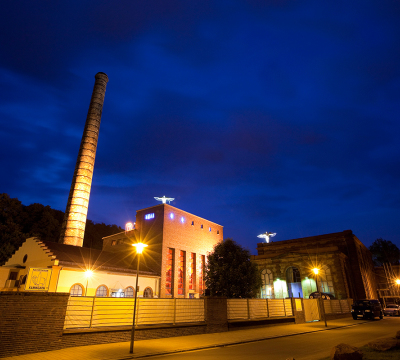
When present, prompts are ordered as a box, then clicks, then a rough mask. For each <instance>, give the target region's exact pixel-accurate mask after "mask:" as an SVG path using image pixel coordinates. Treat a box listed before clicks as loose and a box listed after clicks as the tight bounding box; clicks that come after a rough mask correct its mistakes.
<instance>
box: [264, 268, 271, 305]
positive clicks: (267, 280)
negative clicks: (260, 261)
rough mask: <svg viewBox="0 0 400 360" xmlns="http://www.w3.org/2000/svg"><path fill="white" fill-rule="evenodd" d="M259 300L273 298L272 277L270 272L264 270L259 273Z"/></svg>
mask: <svg viewBox="0 0 400 360" xmlns="http://www.w3.org/2000/svg"><path fill="white" fill-rule="evenodd" d="M261 280H262V285H261V298H262V299H272V298H273V286H272V285H273V277H272V271H271V270H269V269H264V270H263V271H261Z"/></svg>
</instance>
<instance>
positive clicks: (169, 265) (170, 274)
mask: <svg viewBox="0 0 400 360" xmlns="http://www.w3.org/2000/svg"><path fill="white" fill-rule="evenodd" d="M173 258H174V253H173V250H172V249H170V248H168V252H167V269H166V274H165V275H166V276H165V294H166V295H172V277H173V274H174V271H173V270H174V267H173V266H174V264H173Z"/></svg>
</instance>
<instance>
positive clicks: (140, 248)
mask: <svg viewBox="0 0 400 360" xmlns="http://www.w3.org/2000/svg"><path fill="white" fill-rule="evenodd" d="M132 246H134V247H135V249H136V254H137V255H138V259H137V269H136V287H135V303H134V305H133V322H132V331H131V344H130V348H129V353H131V354H133V344H134V342H135V321H136V303H137V293H138V281H139V263H140V255H141V254H142V252H143V249H144V248H145V247H147V246H148V245H146V244H143V243H136V244H132Z"/></svg>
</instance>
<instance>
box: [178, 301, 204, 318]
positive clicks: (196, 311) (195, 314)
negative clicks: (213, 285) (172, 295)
mask: <svg viewBox="0 0 400 360" xmlns="http://www.w3.org/2000/svg"><path fill="white" fill-rule="evenodd" d="M175 309H176V310H175V311H176V314H175V322H177V323H185V322H198V321H199V322H200V321H205V315H204V299H176V308H175Z"/></svg>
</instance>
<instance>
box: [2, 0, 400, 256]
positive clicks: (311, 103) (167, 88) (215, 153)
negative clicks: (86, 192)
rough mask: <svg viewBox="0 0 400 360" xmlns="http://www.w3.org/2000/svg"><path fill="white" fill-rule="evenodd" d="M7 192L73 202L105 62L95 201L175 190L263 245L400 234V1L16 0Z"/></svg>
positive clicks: (189, 205) (114, 211)
mask: <svg viewBox="0 0 400 360" xmlns="http://www.w3.org/2000/svg"><path fill="white" fill-rule="evenodd" d="M0 19H1V21H0V39H1V42H0V44H1V45H0V121H1V127H0V147H1V162H0V166H1V176H0V192H4V193H8V194H9V195H10V196H11V197H13V198H15V197H16V198H18V199H19V200H20V201H22V203H23V204H25V205H29V204H31V203H35V202H36V203H42V204H44V205H50V206H51V207H52V208H54V209H59V210H63V211H65V207H66V204H67V198H68V193H69V188H70V184H71V180H72V175H73V171H74V167H75V161H76V157H77V154H78V150H79V144H80V140H81V136H82V132H83V128H84V124H85V120H86V115H87V110H88V106H89V102H90V97H91V93H92V89H93V84H94V76H95V74H96V73H97V72H99V71H101V72H105V73H106V74H107V75H108V77H109V83H108V86H107V91H106V96H105V102H104V108H103V115H102V123H101V127H100V136H99V143H98V148H97V155H96V163H95V169H94V177H93V186H92V192H91V197H90V202H89V214H88V218H89V219H91V220H93V221H95V222H104V223H106V224H117V225H120V226H122V227H124V224H125V223H126V222H127V221H134V220H135V212H136V210H138V209H142V208H146V207H150V206H153V205H157V204H158V203H159V202H157V201H155V200H154V197H155V196H159V197H161V196H163V195H166V196H167V197H174V198H175V201H174V202H172V203H171V205H173V206H175V207H178V208H180V209H182V210H185V211H188V212H190V213H193V214H195V215H198V216H201V217H204V218H206V219H208V220H211V221H213V222H216V223H218V224H220V225H223V226H224V238H227V237H231V238H233V239H234V240H236V241H237V242H238V243H240V244H241V245H244V246H245V247H246V248H248V249H249V250H250V251H251V253H253V254H255V253H256V244H257V243H258V242H261V239H258V238H257V235H258V234H261V233H263V232H265V231H269V232H276V233H277V235H276V237H275V238H273V239H272V240H274V241H280V240H287V239H293V238H299V237H305V236H312V235H321V234H327V233H331V232H339V231H343V230H347V229H351V230H353V232H354V234H355V235H356V236H357V237H358V238H359V239H360V240H361V241H362V242H363V243H364V244H365V245H367V246H369V245H370V244H371V243H372V242H373V241H374V240H375V239H377V238H380V237H382V238H384V239H387V240H391V241H392V242H394V243H396V244H397V245H398V246H399V247H400V236H399V234H400V220H399V219H400V188H399V183H400V141H399V134H400V122H399V113H400V2H399V1H398V0H373V1H368V0H363V1H352V0H350V1H349V0H347V1H341V0H336V1H320V0H319V1H316V0H315V1H307V0H301V1H300V0H297V1H294V0H287V1H284V0H249V1H235V0H229V1H220V0H214V1H205V0H202V1H187V0H182V1H178V0H168V1H166V0H164V1H154V0H146V1H128V0H127V1H99V0H98V1H68V2H65V1H39V2H37V1H7V2H3V3H2V11H1V14H0Z"/></svg>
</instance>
